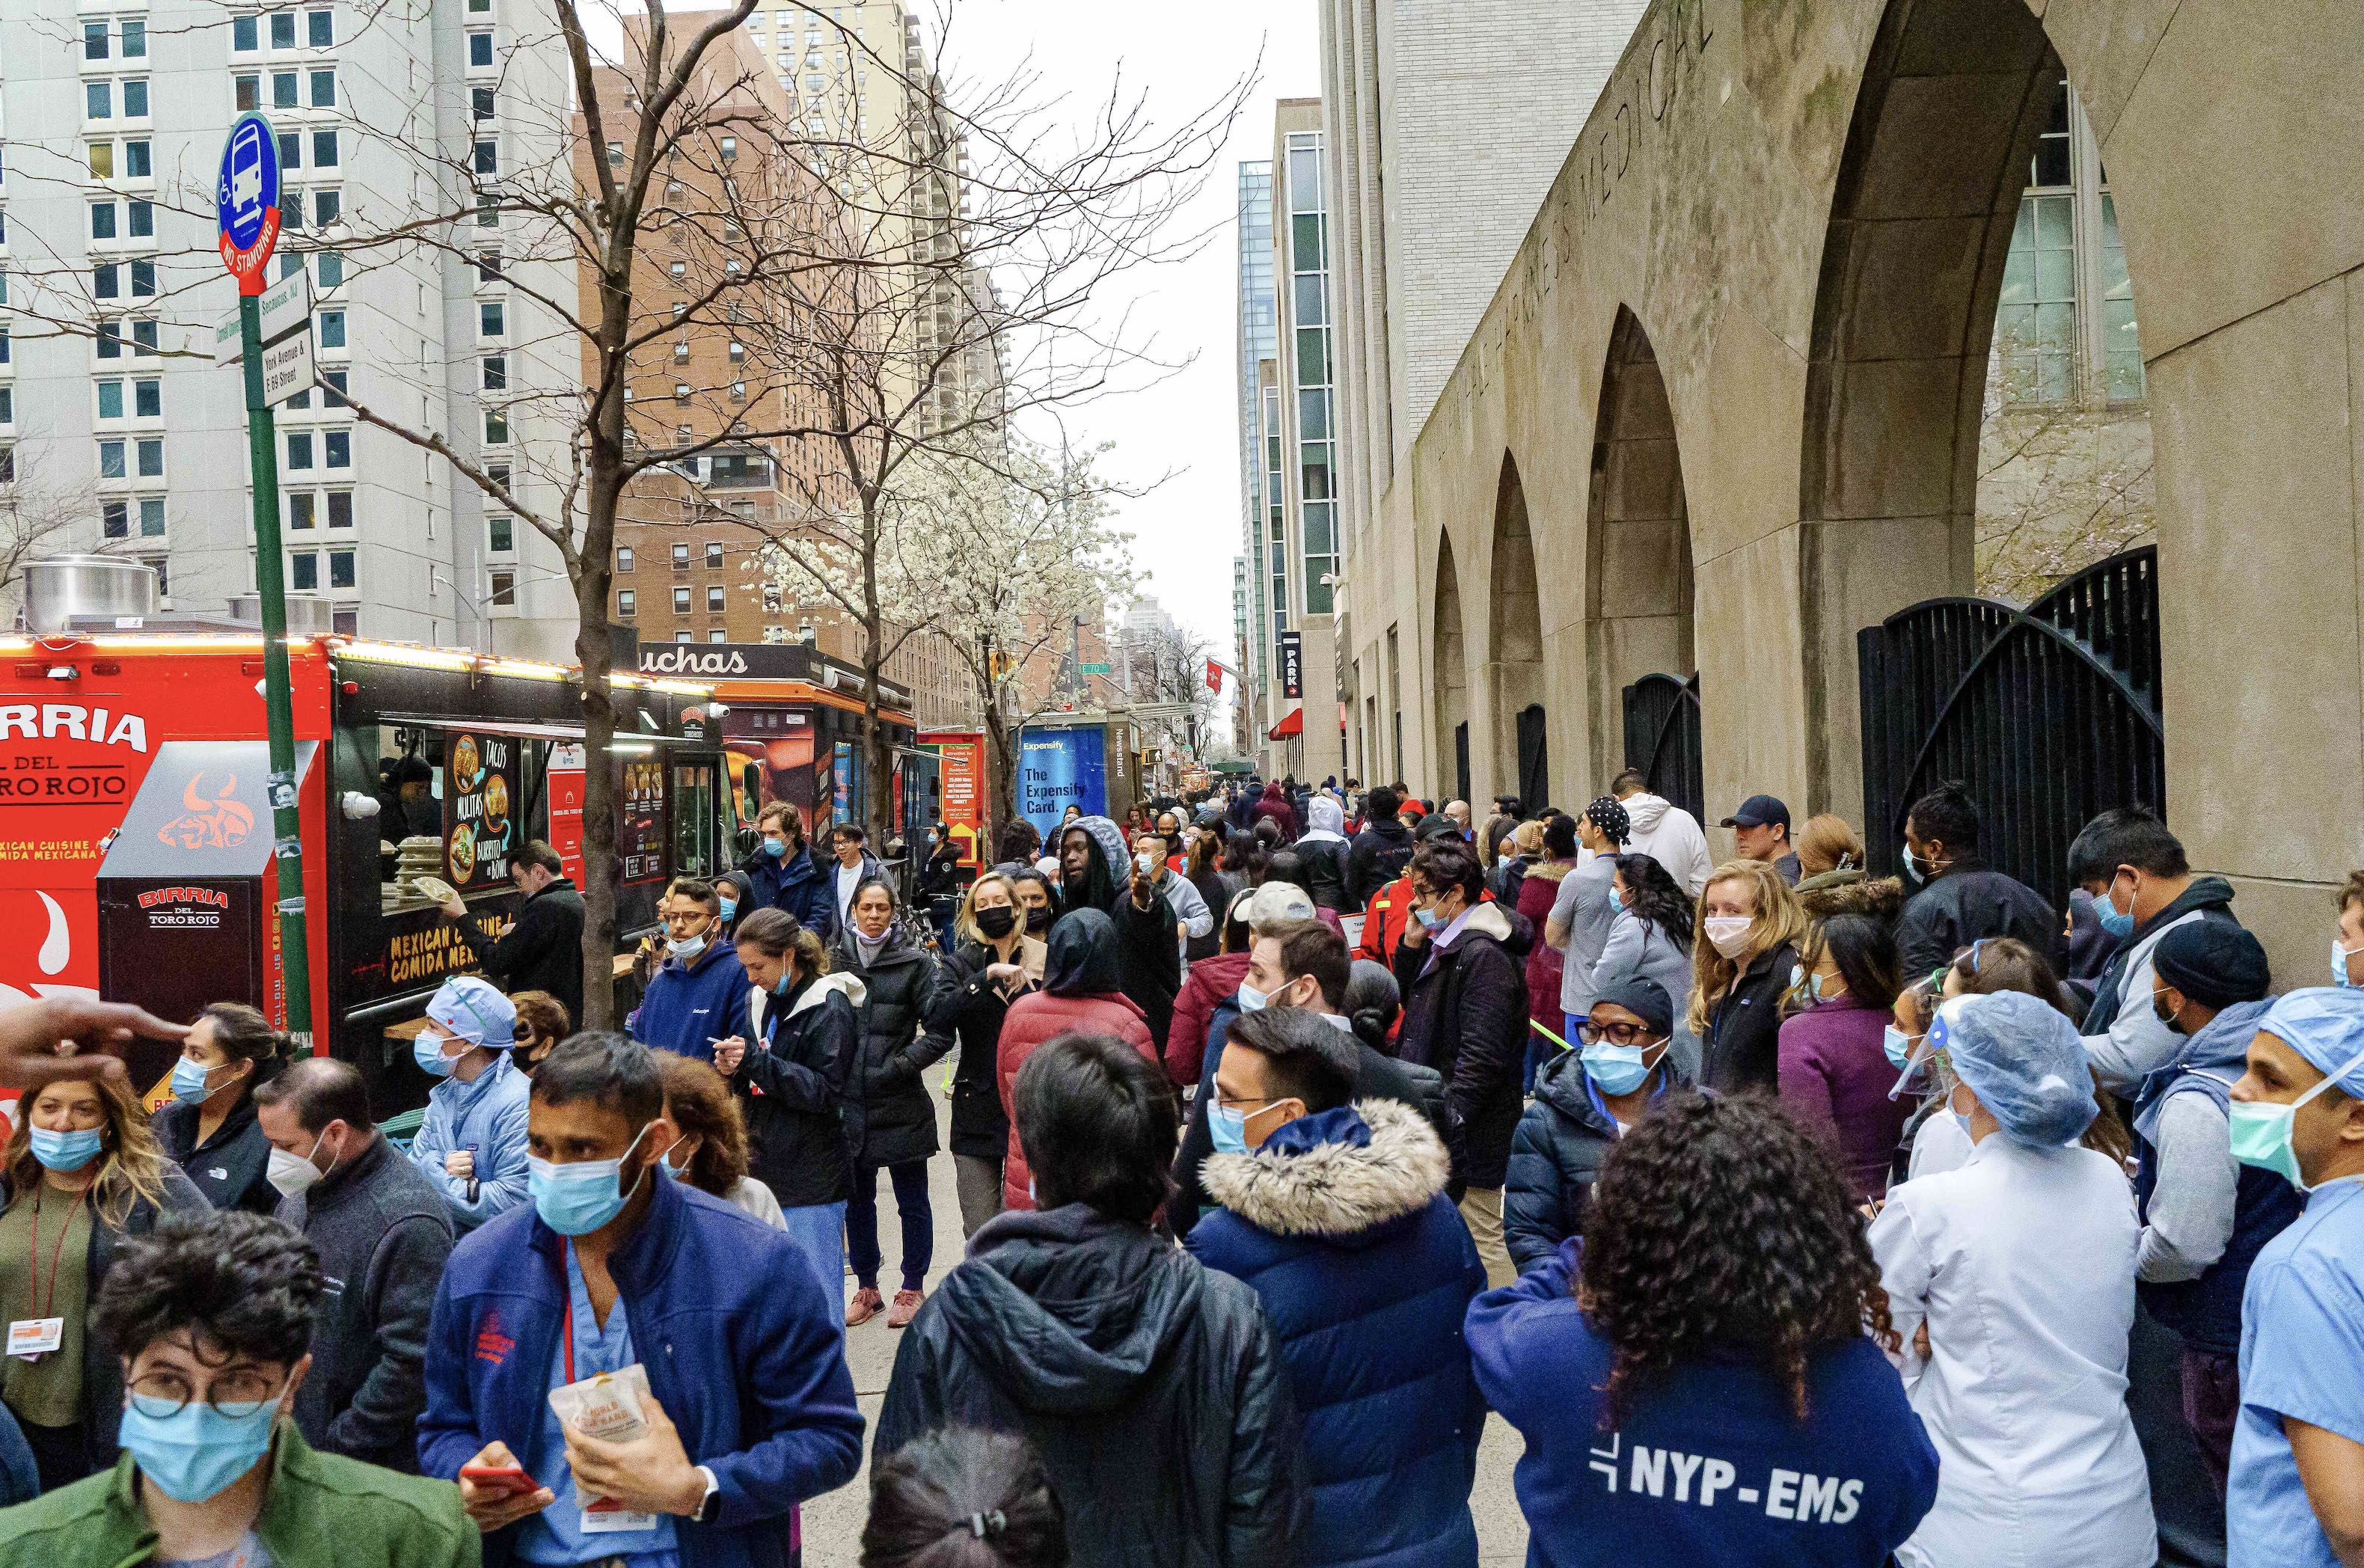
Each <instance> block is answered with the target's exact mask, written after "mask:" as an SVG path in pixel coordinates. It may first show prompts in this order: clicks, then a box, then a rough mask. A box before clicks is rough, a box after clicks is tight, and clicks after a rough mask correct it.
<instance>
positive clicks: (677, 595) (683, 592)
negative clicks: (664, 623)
mask: <svg viewBox="0 0 2364 1568" xmlns="http://www.w3.org/2000/svg"><path fill="white" fill-rule="evenodd" d="M673 613H674V614H675V615H677V616H686V615H687V614H689V590H688V589H686V588H675V590H674V591H673Z"/></svg>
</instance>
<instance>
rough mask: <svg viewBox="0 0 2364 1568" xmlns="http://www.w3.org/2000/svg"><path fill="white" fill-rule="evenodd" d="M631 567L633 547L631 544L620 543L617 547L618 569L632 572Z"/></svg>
mask: <svg viewBox="0 0 2364 1568" xmlns="http://www.w3.org/2000/svg"><path fill="white" fill-rule="evenodd" d="M631 569H632V547H631V546H630V545H629V544H622V545H618V546H617V547H616V570H617V571H619V572H630V570H631Z"/></svg>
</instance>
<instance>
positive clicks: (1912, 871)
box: [1904, 844, 1929, 883]
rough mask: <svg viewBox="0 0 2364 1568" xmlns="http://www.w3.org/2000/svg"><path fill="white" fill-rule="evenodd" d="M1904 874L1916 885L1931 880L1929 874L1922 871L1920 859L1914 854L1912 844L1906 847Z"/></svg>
mask: <svg viewBox="0 0 2364 1568" xmlns="http://www.w3.org/2000/svg"><path fill="white" fill-rule="evenodd" d="M1904 874H1905V875H1906V876H1909V877H1911V878H1912V880H1913V881H1914V882H1916V883H1920V882H1926V881H1928V880H1929V873H1927V872H1925V871H1924V870H1922V869H1921V860H1920V857H1919V856H1917V855H1915V854H1914V853H1913V852H1912V845H1910V844H1907V845H1905V846H1904Z"/></svg>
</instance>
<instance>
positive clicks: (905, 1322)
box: [887, 1290, 922, 1329]
mask: <svg viewBox="0 0 2364 1568" xmlns="http://www.w3.org/2000/svg"><path fill="white" fill-rule="evenodd" d="M921 1299H922V1298H921V1296H920V1293H919V1292H918V1291H916V1290H898V1291H897V1292H896V1293H895V1307H894V1310H892V1311H890V1312H888V1313H887V1327H888V1328H889V1329H908V1328H909V1327H910V1326H911V1319H912V1318H916V1317H918V1316H919V1315H920V1300H921Z"/></svg>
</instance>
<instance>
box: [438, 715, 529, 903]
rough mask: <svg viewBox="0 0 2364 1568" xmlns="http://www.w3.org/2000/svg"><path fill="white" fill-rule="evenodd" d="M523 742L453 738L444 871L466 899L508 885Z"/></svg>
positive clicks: (446, 797) (447, 767) (447, 785)
mask: <svg viewBox="0 0 2364 1568" xmlns="http://www.w3.org/2000/svg"><path fill="white" fill-rule="evenodd" d="M516 746H517V742H516V740H513V739H511V738H510V737H508V736H506V735H468V734H462V735H457V736H454V737H453V738H452V744H451V748H450V749H449V751H446V752H445V757H446V759H447V761H446V762H445V764H444V776H443V865H444V869H445V870H447V871H449V872H450V873H451V882H452V886H453V887H455V888H457V889H459V890H460V892H461V893H462V894H463V895H465V894H467V893H469V892H471V891H473V890H474V889H477V888H485V887H497V886H499V885H501V884H505V883H507V881H508V875H509V857H510V856H511V855H512V854H514V853H515V852H516V850H517V847H518V845H517V832H518V828H517V824H516V822H515V821H514V820H513V819H512V817H511V815H510V802H511V792H512V790H513V789H514V787H515V784H514V777H515V773H516V767H517V758H516Z"/></svg>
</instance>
